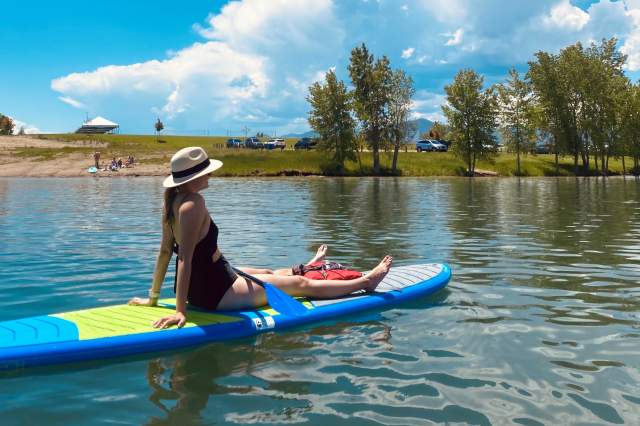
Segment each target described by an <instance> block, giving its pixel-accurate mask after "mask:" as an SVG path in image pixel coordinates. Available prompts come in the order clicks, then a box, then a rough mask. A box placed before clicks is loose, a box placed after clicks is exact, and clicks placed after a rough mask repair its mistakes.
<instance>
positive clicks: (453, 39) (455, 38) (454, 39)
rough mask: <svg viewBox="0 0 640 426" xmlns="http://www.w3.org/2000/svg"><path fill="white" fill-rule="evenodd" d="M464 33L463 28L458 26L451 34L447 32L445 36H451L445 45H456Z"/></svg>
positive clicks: (460, 41)
mask: <svg viewBox="0 0 640 426" xmlns="http://www.w3.org/2000/svg"><path fill="white" fill-rule="evenodd" d="M463 35H464V29H462V28H458V29H457V30H456V31H455V32H454V33H453V34H451V33H447V34H445V36H447V37H451V38H450V39H449V40H447V42H446V43H445V46H457V45H459V44H460V43H462V36H463Z"/></svg>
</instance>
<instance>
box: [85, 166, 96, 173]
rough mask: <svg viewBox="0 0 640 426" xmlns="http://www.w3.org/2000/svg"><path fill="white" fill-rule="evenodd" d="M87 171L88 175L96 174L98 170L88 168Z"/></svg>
mask: <svg viewBox="0 0 640 426" xmlns="http://www.w3.org/2000/svg"><path fill="white" fill-rule="evenodd" d="M87 171H88V172H89V173H98V169H96V168H95V167H89V168H88V169H87Z"/></svg>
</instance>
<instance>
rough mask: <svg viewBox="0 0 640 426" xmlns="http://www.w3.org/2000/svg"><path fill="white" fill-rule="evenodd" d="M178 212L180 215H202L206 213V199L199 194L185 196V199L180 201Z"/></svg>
mask: <svg viewBox="0 0 640 426" xmlns="http://www.w3.org/2000/svg"><path fill="white" fill-rule="evenodd" d="M179 203H180V204H179V206H178V212H179V213H180V214H185V213H201V212H205V211H206V207H205V203H204V198H203V197H202V195H200V194H197V193H189V194H185V195H184V197H183V198H182V199H181V200H179Z"/></svg>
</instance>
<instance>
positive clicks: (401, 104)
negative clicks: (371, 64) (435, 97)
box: [387, 70, 416, 173]
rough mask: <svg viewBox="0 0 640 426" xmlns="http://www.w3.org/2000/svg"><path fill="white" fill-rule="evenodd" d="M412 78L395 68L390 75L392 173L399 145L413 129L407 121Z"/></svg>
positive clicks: (413, 91) (412, 89)
mask: <svg viewBox="0 0 640 426" xmlns="http://www.w3.org/2000/svg"><path fill="white" fill-rule="evenodd" d="M415 92H416V91H415V88H414V87H413V79H412V78H411V77H410V76H408V75H407V74H406V73H405V72H404V71H402V70H395V71H393V72H392V75H391V84H390V96H389V107H388V108H389V109H388V113H389V126H388V129H387V131H388V137H389V140H391V142H392V144H393V161H392V163H391V170H392V173H395V172H396V169H397V165H398V151H399V150H400V145H401V144H402V143H403V142H405V141H406V139H407V136H408V135H409V134H410V132H411V131H412V130H413V127H412V126H411V123H410V122H409V114H410V113H411V98H412V97H413V95H414V94H415Z"/></svg>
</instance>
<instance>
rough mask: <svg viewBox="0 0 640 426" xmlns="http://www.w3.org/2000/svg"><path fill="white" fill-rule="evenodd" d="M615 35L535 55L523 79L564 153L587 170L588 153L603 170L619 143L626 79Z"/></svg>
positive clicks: (576, 166)
mask: <svg viewBox="0 0 640 426" xmlns="http://www.w3.org/2000/svg"><path fill="white" fill-rule="evenodd" d="M616 44H617V40H616V39H615V38H612V39H608V40H607V39H605V40H602V42H601V43H600V44H599V45H596V44H595V43H592V44H591V46H590V47H589V48H586V49H585V48H584V47H583V46H582V44H581V43H576V44H574V45H571V46H568V47H566V48H564V49H562V50H561V51H560V54H559V55H552V54H549V53H546V52H538V53H536V55H535V56H536V60H535V61H532V62H530V63H529V72H528V74H527V75H528V77H529V79H530V81H531V83H532V85H533V88H534V91H535V93H536V98H537V100H538V103H539V105H540V106H541V108H542V109H543V117H544V118H545V121H546V127H547V128H548V129H550V130H551V132H552V133H553V135H554V138H555V139H556V141H557V142H560V143H558V144H557V145H558V146H559V147H561V148H562V149H563V151H564V152H566V153H569V154H571V155H573V158H574V172H575V173H576V174H577V173H578V160H579V159H581V161H582V170H583V173H584V174H588V173H589V169H590V157H591V155H593V156H594V159H595V163H596V169H597V168H598V158H600V165H601V166H602V170H603V173H604V174H606V171H607V167H608V161H609V156H610V155H611V154H615V153H616V152H617V151H618V149H617V148H616V146H617V145H621V138H620V135H621V126H622V118H621V117H622V109H621V96H623V93H624V87H625V85H626V84H627V79H626V77H624V73H623V66H624V63H625V61H626V56H625V55H623V54H621V53H620V52H619V51H618V50H617V49H616Z"/></svg>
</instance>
